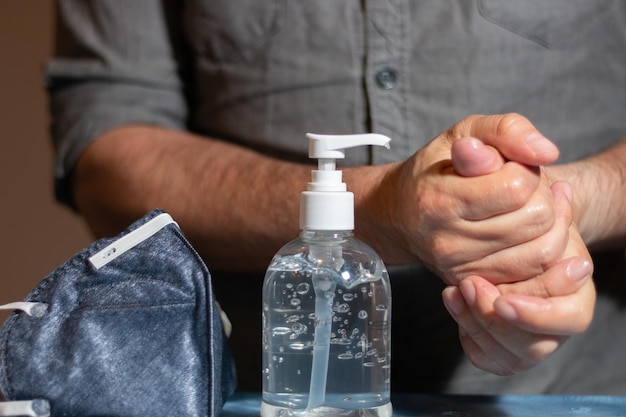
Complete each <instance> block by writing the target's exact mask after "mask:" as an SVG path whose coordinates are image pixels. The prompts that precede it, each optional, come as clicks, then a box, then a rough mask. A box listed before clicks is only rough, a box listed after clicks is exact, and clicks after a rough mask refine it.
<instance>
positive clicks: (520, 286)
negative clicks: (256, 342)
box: [498, 256, 593, 298]
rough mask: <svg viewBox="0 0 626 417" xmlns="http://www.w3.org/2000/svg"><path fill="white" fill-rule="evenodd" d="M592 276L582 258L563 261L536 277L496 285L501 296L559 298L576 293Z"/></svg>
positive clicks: (588, 265)
mask: <svg viewBox="0 0 626 417" xmlns="http://www.w3.org/2000/svg"><path fill="white" fill-rule="evenodd" d="M592 274H593V264H592V263H591V262H590V261H589V260H588V259H587V258H584V257H582V256H576V257H572V258H567V259H564V260H562V261H560V262H558V263H557V264H556V265H554V266H552V268H550V269H549V270H548V271H546V272H544V273H542V274H539V275H537V276H536V277H533V278H530V279H527V280H524V281H519V282H515V283H512V284H501V285H498V289H499V290H500V292H501V293H502V294H520V295H527V296H531V297H538V298H549V297H559V296H564V295H569V294H572V293H574V292H576V291H578V290H579V289H580V288H581V287H582V286H583V285H584V284H585V282H586V281H587V280H590V279H591V276H592Z"/></svg>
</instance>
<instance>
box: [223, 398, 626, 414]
mask: <svg viewBox="0 0 626 417" xmlns="http://www.w3.org/2000/svg"><path fill="white" fill-rule="evenodd" d="M260 403H261V395H260V394H258V393H236V394H235V395H234V396H233V397H231V398H230V399H229V400H228V401H227V403H226V404H225V406H224V410H223V411H222V414H221V415H220V417H252V416H254V417H258V416H259V415H260V411H259V410H260ZM391 403H392V405H393V416H394V417H443V416H446V417H561V416H563V417H565V416H567V417H572V416H573V417H577V416H590V417H626V397H613V396H559V395H504V396H487V395H485V396H482V395H445V394H442V395H429V394H396V395H392V397H391Z"/></svg>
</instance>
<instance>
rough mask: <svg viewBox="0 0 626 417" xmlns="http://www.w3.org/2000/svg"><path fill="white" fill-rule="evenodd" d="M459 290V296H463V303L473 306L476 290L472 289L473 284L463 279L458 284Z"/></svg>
mask: <svg viewBox="0 0 626 417" xmlns="http://www.w3.org/2000/svg"><path fill="white" fill-rule="evenodd" d="M459 289H460V290H461V294H463V298H464V299H465V302H466V303H467V304H468V305H470V306H473V305H474V303H475V302H476V288H474V283H473V282H472V281H470V280H467V279H465V280H463V281H461V283H460V284H459Z"/></svg>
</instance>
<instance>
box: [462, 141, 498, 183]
mask: <svg viewBox="0 0 626 417" xmlns="http://www.w3.org/2000/svg"><path fill="white" fill-rule="evenodd" d="M451 159H452V166H453V168H454V171H455V172H456V173H457V174H459V175H462V176H466V177H477V176H480V175H486V174H490V173H492V172H495V171H497V170H499V169H500V168H501V167H502V165H503V164H504V158H503V157H502V155H500V153H499V152H498V151H497V150H496V149H495V148H494V147H492V146H486V145H485V144H483V143H482V142H481V141H480V140H479V139H476V138H461V139H459V140H457V141H455V142H454V143H453V144H452V148H451Z"/></svg>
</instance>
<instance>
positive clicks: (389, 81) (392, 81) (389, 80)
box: [376, 68, 396, 90]
mask: <svg viewBox="0 0 626 417" xmlns="http://www.w3.org/2000/svg"><path fill="white" fill-rule="evenodd" d="M376 82H377V83H378V86H379V87H381V88H382V89H384V90H391V89H392V88H393V87H395V85H396V71H395V70H394V69H391V68H385V69H384V70H381V71H379V72H378V73H376Z"/></svg>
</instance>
